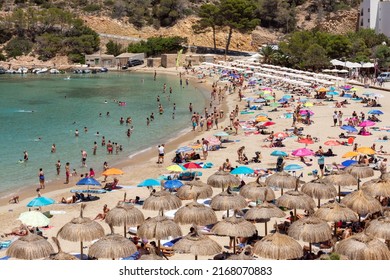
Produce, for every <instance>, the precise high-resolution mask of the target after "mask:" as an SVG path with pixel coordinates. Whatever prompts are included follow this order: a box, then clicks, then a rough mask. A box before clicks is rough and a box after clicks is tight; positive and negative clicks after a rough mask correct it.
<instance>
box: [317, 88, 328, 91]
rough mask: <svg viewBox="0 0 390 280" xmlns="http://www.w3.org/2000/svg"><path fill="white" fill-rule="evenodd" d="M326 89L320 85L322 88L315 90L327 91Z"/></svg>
mask: <svg viewBox="0 0 390 280" xmlns="http://www.w3.org/2000/svg"><path fill="white" fill-rule="evenodd" d="M327 91H328V90H327V89H326V88H324V87H322V88H319V89H318V90H317V92H327Z"/></svg>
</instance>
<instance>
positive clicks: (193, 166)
mask: <svg viewBox="0 0 390 280" xmlns="http://www.w3.org/2000/svg"><path fill="white" fill-rule="evenodd" d="M183 166H184V167H185V168H187V169H197V168H202V166H200V165H199V164H197V163H195V162H187V163H185V164H183Z"/></svg>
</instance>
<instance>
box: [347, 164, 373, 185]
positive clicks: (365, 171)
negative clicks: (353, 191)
mask: <svg viewBox="0 0 390 280" xmlns="http://www.w3.org/2000/svg"><path fill="white" fill-rule="evenodd" d="M345 171H346V172H348V173H349V174H351V175H352V176H354V177H355V178H356V179H358V189H359V187H360V179H364V178H368V177H372V176H374V169H372V168H371V167H369V166H367V165H364V164H354V165H350V166H348V167H347V168H345Z"/></svg>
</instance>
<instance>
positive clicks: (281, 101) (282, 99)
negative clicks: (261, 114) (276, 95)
mask: <svg viewBox="0 0 390 280" xmlns="http://www.w3.org/2000/svg"><path fill="white" fill-rule="evenodd" d="M278 102H279V103H287V102H288V99H286V98H284V97H283V98H281V99H279V100H278Z"/></svg>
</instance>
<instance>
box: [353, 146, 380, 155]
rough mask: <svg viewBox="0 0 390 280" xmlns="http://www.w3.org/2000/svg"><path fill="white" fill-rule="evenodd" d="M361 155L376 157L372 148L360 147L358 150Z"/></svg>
mask: <svg viewBox="0 0 390 280" xmlns="http://www.w3.org/2000/svg"><path fill="white" fill-rule="evenodd" d="M357 151H358V152H359V153H362V154H366V155H374V154H375V153H376V152H375V151H374V150H373V149H371V148H370V147H359V148H358V149H357Z"/></svg>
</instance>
